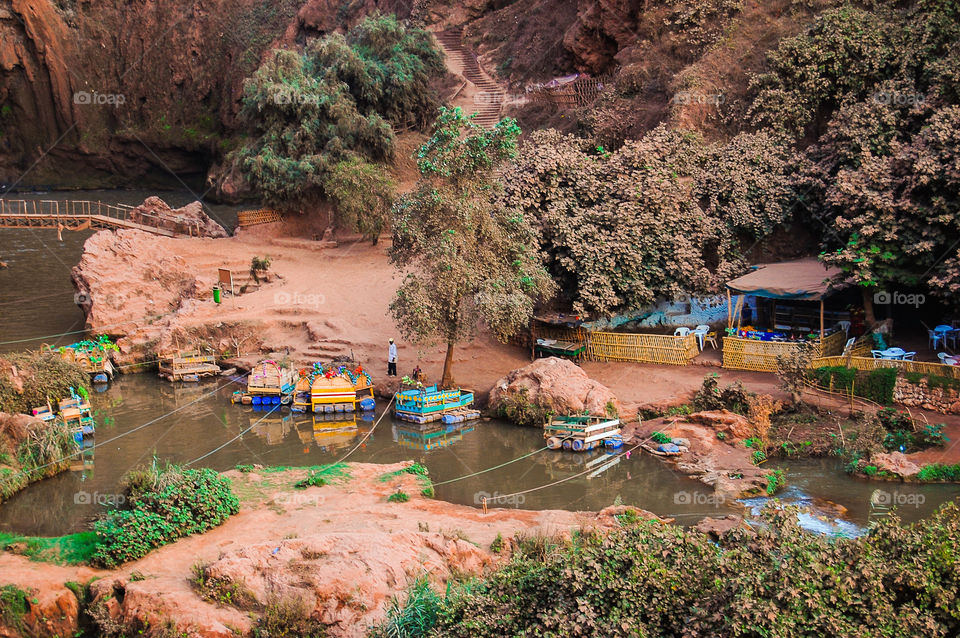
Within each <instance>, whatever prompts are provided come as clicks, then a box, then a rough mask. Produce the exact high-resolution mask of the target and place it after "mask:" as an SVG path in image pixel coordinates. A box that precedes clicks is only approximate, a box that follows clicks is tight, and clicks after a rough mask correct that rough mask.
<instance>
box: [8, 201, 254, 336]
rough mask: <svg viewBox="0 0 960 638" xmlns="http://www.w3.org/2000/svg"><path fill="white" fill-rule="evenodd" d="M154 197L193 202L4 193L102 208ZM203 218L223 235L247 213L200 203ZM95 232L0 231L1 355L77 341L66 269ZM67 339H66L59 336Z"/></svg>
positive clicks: (79, 324)
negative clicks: (208, 218)
mask: <svg viewBox="0 0 960 638" xmlns="http://www.w3.org/2000/svg"><path fill="white" fill-rule="evenodd" d="M151 195H158V196H159V197H160V198H161V199H163V200H164V201H165V202H167V204H169V205H170V206H172V207H173V208H179V207H180V206H185V205H186V204H189V203H190V202H192V201H196V197H195V196H193V195H192V194H191V193H188V192H180V191H171V192H161V193H156V192H147V191H136V190H99V191H77V192H73V193H66V194H65V193H8V194H6V195H4V196H3V199H6V200H8V201H9V200H18V199H25V200H61V201H63V200H68V199H73V200H89V201H101V202H103V203H105V204H131V205H137V204H141V203H143V200H145V199H146V198H147V197H150V196H151ZM204 206H205V207H206V209H207V214H209V215H211V216H212V217H213V218H214V219H216V220H217V221H218V222H220V224H221V225H223V226H224V227H225V228H227V229H228V230H231V229H233V227H234V226H236V222H237V211H238V210H242V209H244V208H249V207H237V206H221V205H215V204H209V203H205V204H204ZM94 232H95V231H92V230H84V231H79V232H73V231H63V240H62V241H60V240H58V239H57V231H56V230H54V229H45V228H23V229H10V228H0V261H3V262H6V263H7V266H8V267H7V268H6V269H0V352H10V351H13V350H22V349H25V348H37V347H39V346H40V345H41V344H42V343H50V344H58V345H63V344H68V343H73V342H74V341H78V340H79V339H81V338H82V336H81V334H80V333H82V331H83V324H84V319H83V313H82V312H81V311H80V308H79V307H78V306H77V305H76V303H74V294H75V290H74V289H73V285H72V284H71V283H70V269H71V268H73V266H75V265H76V264H77V262H79V261H80V256H81V255H82V254H83V242H85V241H86V240H87V238H89V237H90V235H92V234H93V233H94ZM64 333H66V334H64Z"/></svg>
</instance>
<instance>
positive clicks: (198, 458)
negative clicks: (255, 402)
mask: <svg viewBox="0 0 960 638" xmlns="http://www.w3.org/2000/svg"><path fill="white" fill-rule="evenodd" d="M281 405H282V404H280V403H277V404H275V405H274V406H273V407H272V408H270V411H269V412H267V413H266V414H264V415H263V416H262V417H260V418H259V419H257V420H256V421H254V422H253V423H252V424H251V425H250V427H248V428H247V429H245V430H243V431H242V432H240V434H238V435H236V436H235V437H233V438H232V439H230V440H229V441H227V442H226V443H223V444H222V445H218V446H217V447H215V448H213V449H212V450H210V451H209V452H207V453H206V454H203V455H201V456H198V457H197V458H195V459H193V460H192V461H189V462H187V463H184V464H183V465H184V467H186V466H190V465H193V464H194V463H196V462H197V461H202V460H203V459H205V458H207V457H208V456H210V455H211V454H215V453H216V452H219V451H220V450H222V449H223V448H225V447H227V446H228V445H230V444H231V443H233V442H234V441H236V440H237V439H239V438H240V437H242V436H243V435H244V434H246V433H247V432H249V431H250V430H252V429H253V428H255V427H257V426H258V425H260V422H261V421H263V420H264V419H265V418H267V417H268V416H270V415H271V414H273V412H274V411H275V410H279V409H280V407H281Z"/></svg>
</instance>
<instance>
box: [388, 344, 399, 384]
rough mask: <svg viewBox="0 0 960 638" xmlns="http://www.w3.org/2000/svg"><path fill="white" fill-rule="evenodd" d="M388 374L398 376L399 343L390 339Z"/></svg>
mask: <svg viewBox="0 0 960 638" xmlns="http://www.w3.org/2000/svg"><path fill="white" fill-rule="evenodd" d="M387 376H388V377H395V376H397V344H395V343H394V342H393V339H391V340H390V347H389V348H388V349H387Z"/></svg>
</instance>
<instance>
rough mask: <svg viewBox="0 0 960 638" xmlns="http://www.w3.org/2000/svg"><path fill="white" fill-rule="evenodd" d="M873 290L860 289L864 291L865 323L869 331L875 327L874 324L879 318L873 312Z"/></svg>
mask: <svg viewBox="0 0 960 638" xmlns="http://www.w3.org/2000/svg"><path fill="white" fill-rule="evenodd" d="M871 290H872V289H871V288H861V289H860V292H861V293H863V323H864V326H865V327H866V329H867V331H868V332H869V331H870V329H871V328H873V324H875V323H877V318H876V316H875V315H874V314H873V294H872V293H871Z"/></svg>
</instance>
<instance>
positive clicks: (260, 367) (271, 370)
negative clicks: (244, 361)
mask: <svg viewBox="0 0 960 638" xmlns="http://www.w3.org/2000/svg"><path fill="white" fill-rule="evenodd" d="M296 384H297V372H296V370H293V369H292V368H289V367H287V366H284V365H281V364H279V363H277V362H276V361H273V360H270V359H267V360H264V361H261V362H260V363H258V364H257V365H255V366H254V367H253V370H251V371H250V374H249V376H247V389H246V390H245V391H244V390H238V391H236V392H234V393H233V397H232V399H231V401H232V402H233V403H242V404H244V405H277V406H279V405H280V404H289V403H291V402H292V401H293V390H294V388H295V387H296Z"/></svg>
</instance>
